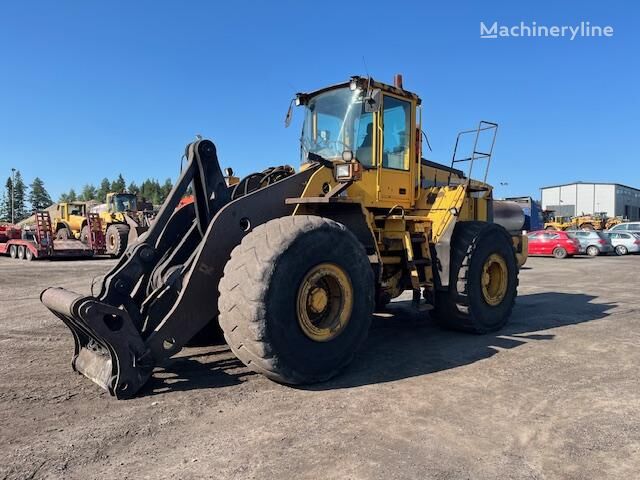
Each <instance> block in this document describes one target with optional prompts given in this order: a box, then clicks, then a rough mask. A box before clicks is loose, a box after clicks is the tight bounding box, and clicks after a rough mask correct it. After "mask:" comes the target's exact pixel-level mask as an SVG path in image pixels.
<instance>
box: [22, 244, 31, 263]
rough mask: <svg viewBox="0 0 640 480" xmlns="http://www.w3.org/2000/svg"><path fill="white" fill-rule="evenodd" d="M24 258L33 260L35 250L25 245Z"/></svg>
mask: <svg viewBox="0 0 640 480" xmlns="http://www.w3.org/2000/svg"><path fill="white" fill-rule="evenodd" d="M24 259H25V260H26V261H28V262H30V261H31V260H33V252H32V251H31V249H30V248H27V247H25V250H24Z"/></svg>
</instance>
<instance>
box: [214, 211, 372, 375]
mask: <svg viewBox="0 0 640 480" xmlns="http://www.w3.org/2000/svg"><path fill="white" fill-rule="evenodd" d="M219 289H220V299H219V309H220V315H219V322H220V326H221V327H222V330H223V332H224V336H225V339H226V341H227V343H228V344H229V347H230V348H231V350H232V351H233V353H234V354H235V355H236V356H237V357H238V358H239V359H240V360H241V361H242V362H243V363H244V364H245V365H247V366H248V367H249V368H250V369H252V370H253V371H255V372H258V373H262V374H264V375H266V376H267V377H269V378H271V379H272V380H275V381H277V382H281V383H287V384H305V383H315V382H321V381H325V380H328V379H329V378H331V377H333V376H335V375H336V374H337V373H338V372H340V371H341V370H342V369H343V368H345V367H346V366H347V365H348V364H349V363H350V362H351V360H352V358H353V355H354V353H355V352H356V350H357V349H358V348H359V347H360V346H361V345H362V343H363V342H364V340H365V338H366V336H367V333H368V330H369V326H370V324H371V315H372V313H373V306H374V292H375V286H374V275H373V269H372V268H371V264H370V263H369V259H368V258H367V255H366V253H365V250H364V248H363V246H362V245H361V244H360V242H359V241H358V240H357V239H356V237H355V236H354V235H353V234H352V233H351V232H350V231H349V230H348V229H347V228H346V227H345V226H344V225H342V224H339V223H337V222H334V221H333V220H329V219H326V218H321V217H315V216H306V215H303V216H293V217H283V218H278V219H275V220H271V221H270V222H267V223H266V224H264V225H260V226H258V227H257V228H256V229H255V230H253V231H252V232H251V233H249V234H248V235H247V236H246V237H244V239H243V240H242V242H241V243H240V245H238V246H237V247H236V248H235V249H234V250H233V252H232V253H231V259H230V260H229V262H228V263H227V265H226V267H225V269H224V276H223V278H222V279H221V280H220V284H219Z"/></svg>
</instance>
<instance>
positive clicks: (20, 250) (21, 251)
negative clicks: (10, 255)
mask: <svg viewBox="0 0 640 480" xmlns="http://www.w3.org/2000/svg"><path fill="white" fill-rule="evenodd" d="M18 259H19V260H24V245H19V246H18Z"/></svg>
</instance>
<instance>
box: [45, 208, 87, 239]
mask: <svg viewBox="0 0 640 480" xmlns="http://www.w3.org/2000/svg"><path fill="white" fill-rule="evenodd" d="M86 224H87V205H86V204H85V203H84V202H61V203H59V204H58V206H57V207H56V213H55V217H54V219H53V225H54V231H55V238H57V239H59V240H69V239H74V238H75V239H81V232H82V229H83V227H84V226H85V225H86ZM84 243H86V242H84Z"/></svg>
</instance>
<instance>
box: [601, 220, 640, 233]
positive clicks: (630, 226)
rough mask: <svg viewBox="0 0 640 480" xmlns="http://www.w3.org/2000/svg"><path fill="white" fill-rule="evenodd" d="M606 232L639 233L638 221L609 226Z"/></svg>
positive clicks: (639, 223) (639, 225) (639, 224)
mask: <svg viewBox="0 0 640 480" xmlns="http://www.w3.org/2000/svg"><path fill="white" fill-rule="evenodd" d="M607 231H608V232H616V233H618V232H635V233H640V222H625V223H619V224H618V225H614V226H613V227H611V228H610V229H609V230H607Z"/></svg>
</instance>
